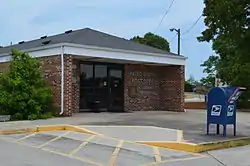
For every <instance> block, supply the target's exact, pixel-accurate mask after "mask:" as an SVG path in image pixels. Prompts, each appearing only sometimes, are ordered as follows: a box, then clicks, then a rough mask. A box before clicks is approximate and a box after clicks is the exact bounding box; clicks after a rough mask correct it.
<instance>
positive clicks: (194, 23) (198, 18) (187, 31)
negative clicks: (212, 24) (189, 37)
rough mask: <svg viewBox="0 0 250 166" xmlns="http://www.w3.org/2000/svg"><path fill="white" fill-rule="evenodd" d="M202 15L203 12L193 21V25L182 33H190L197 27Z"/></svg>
mask: <svg viewBox="0 0 250 166" xmlns="http://www.w3.org/2000/svg"><path fill="white" fill-rule="evenodd" d="M201 17H202V14H201V15H200V16H199V18H198V19H197V20H196V21H195V22H194V23H193V25H192V26H191V27H190V28H189V29H188V30H187V31H185V32H184V33H182V35H185V34H187V33H189V32H190V31H191V30H192V29H193V28H194V27H195V25H196V24H197V23H198V22H199V21H200V19H201Z"/></svg>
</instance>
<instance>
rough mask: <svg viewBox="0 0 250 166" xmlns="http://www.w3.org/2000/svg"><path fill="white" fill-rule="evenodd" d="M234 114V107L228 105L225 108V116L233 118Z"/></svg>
mask: <svg viewBox="0 0 250 166" xmlns="http://www.w3.org/2000/svg"><path fill="white" fill-rule="evenodd" d="M233 114H234V105H229V106H228V107H227V116H233Z"/></svg>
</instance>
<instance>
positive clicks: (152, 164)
mask: <svg viewBox="0 0 250 166" xmlns="http://www.w3.org/2000/svg"><path fill="white" fill-rule="evenodd" d="M204 157H207V156H202V157H201V156H196V157H189V158H182V159H169V160H164V161H160V162H153V163H148V164H143V165H141V166H154V165H157V164H163V163H172V162H177V161H187V160H195V159H199V158H204Z"/></svg>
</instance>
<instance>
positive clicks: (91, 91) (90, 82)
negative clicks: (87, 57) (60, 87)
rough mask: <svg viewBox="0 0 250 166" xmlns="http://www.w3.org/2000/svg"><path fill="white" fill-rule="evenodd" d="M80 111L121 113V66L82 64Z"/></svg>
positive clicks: (122, 101)
mask: <svg viewBox="0 0 250 166" xmlns="http://www.w3.org/2000/svg"><path fill="white" fill-rule="evenodd" d="M80 69H81V81H80V82H81V84H80V85H81V86H80V110H93V109H98V110H107V111H123V103H124V92H123V90H124V85H123V78H124V77H123V70H124V69H123V65H118V64H106V63H83V64H81V65H80Z"/></svg>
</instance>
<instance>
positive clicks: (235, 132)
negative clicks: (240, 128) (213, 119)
mask: <svg viewBox="0 0 250 166" xmlns="http://www.w3.org/2000/svg"><path fill="white" fill-rule="evenodd" d="M234 136H236V124H234Z"/></svg>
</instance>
